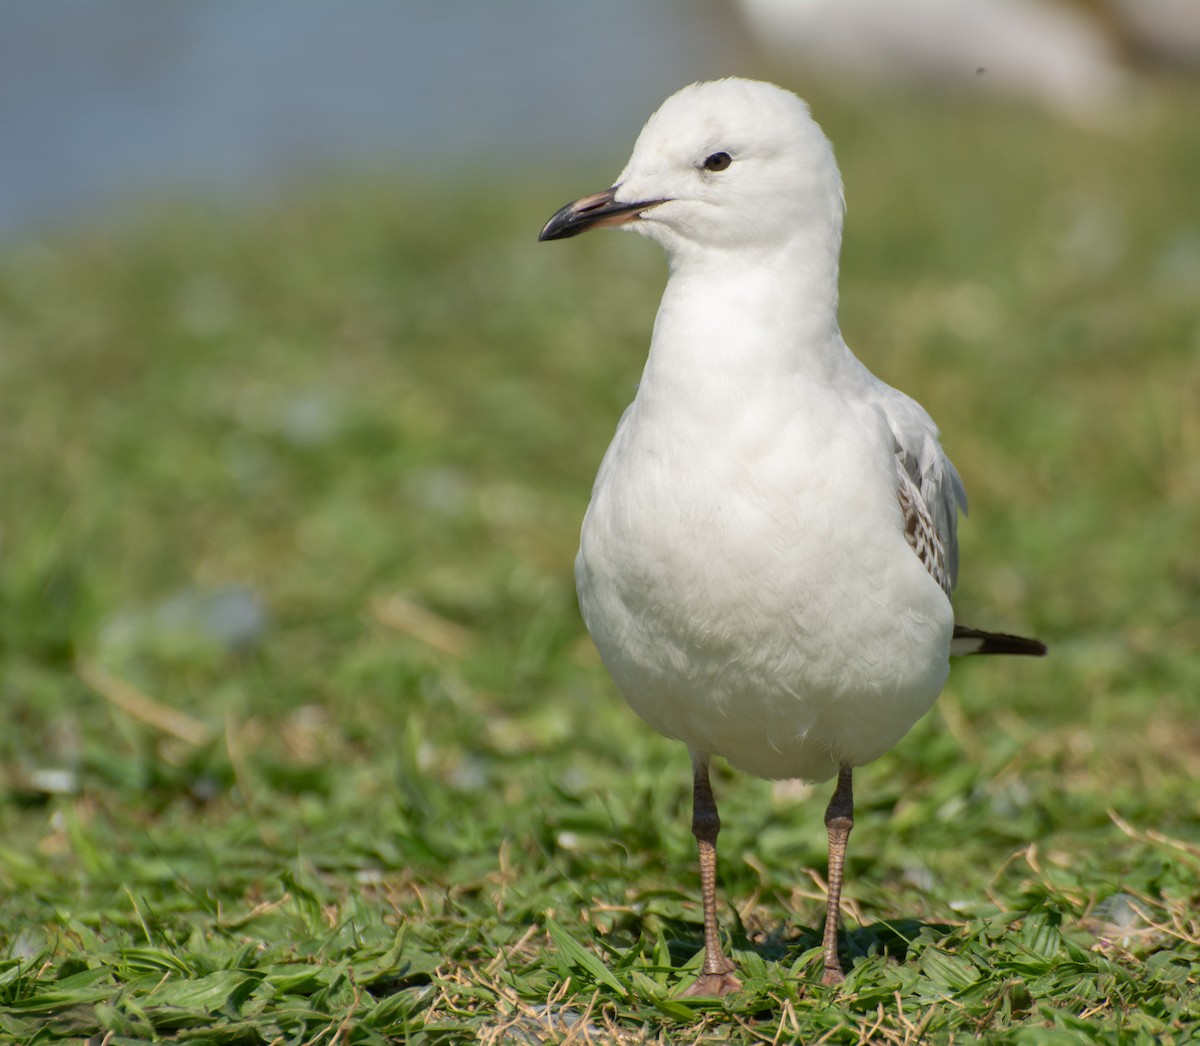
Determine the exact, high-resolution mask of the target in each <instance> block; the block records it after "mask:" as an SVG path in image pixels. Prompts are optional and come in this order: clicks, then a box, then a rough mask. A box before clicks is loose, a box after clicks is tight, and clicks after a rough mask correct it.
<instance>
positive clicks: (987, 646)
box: [950, 625, 1046, 657]
mask: <svg viewBox="0 0 1200 1046" xmlns="http://www.w3.org/2000/svg"><path fill="white" fill-rule="evenodd" d="M950 653H951V654H954V655H957V656H960V657H961V656H966V655H970V654H1019V655H1023V656H1025V657H1044V656H1045V654H1046V644H1045V643H1043V642H1042V641H1041V640H1040V639H1027V638H1026V637H1025V636H1010V635H1007V634H1006V633H1004V632H984V631H983V630H982V629H978V628H968V627H967V626H966V625H955V626H954V639H953V640H952V641H951V643H950Z"/></svg>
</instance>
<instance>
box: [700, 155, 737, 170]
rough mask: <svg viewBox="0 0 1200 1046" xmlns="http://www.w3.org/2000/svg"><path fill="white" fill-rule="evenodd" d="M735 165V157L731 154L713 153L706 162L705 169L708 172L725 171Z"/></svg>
mask: <svg viewBox="0 0 1200 1046" xmlns="http://www.w3.org/2000/svg"><path fill="white" fill-rule="evenodd" d="M731 163H733V157H732V156H730V155H729V153H713V154H712V156H710V157H708V158H707V159H706V160H705V161H704V169H705V170H706V171H723V170H725V168H726V167H728V166H729V165H730V164H731Z"/></svg>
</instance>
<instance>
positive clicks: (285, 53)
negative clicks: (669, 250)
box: [0, 0, 1200, 238]
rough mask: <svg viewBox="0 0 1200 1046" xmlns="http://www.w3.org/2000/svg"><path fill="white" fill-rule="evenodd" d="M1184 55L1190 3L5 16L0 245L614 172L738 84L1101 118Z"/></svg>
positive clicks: (13, 10) (674, 1)
mask: <svg viewBox="0 0 1200 1046" xmlns="http://www.w3.org/2000/svg"><path fill="white" fill-rule="evenodd" d="M1198 53H1200V5H1196V4H1195V3H1193V2H1192V0H1136V2H1134V0H1098V2H1094V3H1085V2H1083V0H1078V2H1072V0H975V2H973V3H970V4H962V3H960V2H959V0H904V2H895V0H886V2H884V0H838V2H836V3H831V2H830V0H730V2H725V0H690V2H689V0H607V2H606V3H605V4H604V5H603V6H602V7H599V6H597V5H595V4H586V3H583V2H582V0H507V2H505V3H502V4H501V3H496V2H494V0H456V2H454V3H432V2H422V0H353V2H349V3H331V2H328V0H256V2H254V3H241V2H238V0H207V2H205V3H187V2H185V0H107V2H105V3H99V4H89V3H83V2H80V0H8V2H7V3H6V4H5V5H4V13H3V19H2V24H0V99H3V104H2V105H0V237H7V238H11V237H13V236H14V235H15V234H18V233H28V232H30V231H33V230H36V229H40V228H46V227H49V226H55V225H62V224H64V223H66V222H70V221H71V220H73V219H75V218H78V217H80V216H83V215H85V214H87V215H90V216H94V215H96V214H103V213H104V212H106V211H111V210H113V209H116V210H117V211H120V210H121V209H122V208H126V207H128V206H129V205H131V204H136V203H138V202H139V201H141V200H144V199H145V198H147V197H151V198H154V197H163V196H178V195H181V194H193V195H194V194H195V193H196V191H197V190H199V191H200V192H202V193H204V194H209V195H214V196H221V195H226V196H232V197H234V198H246V197H247V196H248V194H250V193H252V192H255V191H257V192H262V191H264V190H268V191H269V190H270V189H272V188H273V187H277V186H281V185H285V184H293V185H294V184H296V183H297V182H301V183H303V182H304V181H305V180H311V179H313V178H315V177H320V176H321V175H322V174H326V173H334V172H343V171H347V170H351V171H352V170H355V169H364V168H368V167H369V168H372V169H376V170H377V169H380V168H383V169H387V168H388V167H395V168H397V169H402V170H404V171H406V172H407V173H409V174H424V175H426V176H435V177H436V176H437V175H438V174H439V172H456V173H457V174H460V175H461V174H464V173H467V174H471V173H474V174H478V175H481V176H485V177H486V176H487V175H489V174H491V173H513V172H519V171H521V170H527V169H529V167H530V166H531V165H535V164H544V163H547V162H557V163H559V164H561V163H562V162H563V161H564V160H565V159H566V158H569V157H576V158H580V157H583V156H587V157H596V158H600V157H607V158H608V161H609V163H610V165H611V163H612V160H613V158H614V157H615V156H617V155H618V154H623V152H624V150H625V149H626V148H627V147H628V143H629V141H630V139H631V137H632V135H633V134H634V133H635V132H636V130H637V128H638V127H640V125H641V123H642V121H643V120H644V119H645V117H646V115H647V114H648V113H649V112H650V111H651V110H652V109H653V107H654V106H655V105H656V104H657V103H658V102H659V101H660V100H661V99H662V98H663V97H665V96H666V95H667V94H669V93H670V92H671V91H673V90H675V89H676V88H678V87H679V86H681V85H682V84H684V83H686V82H689V81H691V80H695V79H703V78H707V77H712V76H720V75H730V74H735V73H736V74H741V75H765V76H769V77H773V78H775V79H778V80H780V81H781V82H784V83H785V84H787V85H788V86H791V87H793V88H798V89H800V90H801V91H802V93H803V92H804V91H805V89H806V88H807V87H808V86H809V85H810V84H811V83H812V82H813V81H814V79H815V78H816V77H817V76H822V77H824V78H825V79H826V80H827V81H832V82H833V83H834V84H835V85H838V86H846V85H851V84H854V83H858V82H865V83H871V84H872V85H873V88H872V89H873V90H874V92H875V93H874V96H873V97H874V100H875V102H876V103H877V102H878V101H879V100H882V99H886V97H887V95H886V91H887V90H888V89H889V88H888V87H887V84H890V83H894V82H896V81H898V80H899V81H906V82H909V83H912V82H920V83H924V84H925V85H929V84H931V83H933V84H936V85H937V86H938V87H939V89H947V90H949V91H952V92H954V93H969V94H972V95H975V94H979V93H982V92H981V91H980V90H979V88H986V89H994V90H999V91H1006V92H1009V93H1016V94H1024V95H1026V96H1027V98H1028V97H1034V100H1035V101H1040V102H1041V103H1043V104H1045V105H1048V106H1050V107H1053V108H1057V109H1059V110H1060V111H1061V112H1062V113H1063V114H1065V115H1067V116H1069V117H1071V118H1073V119H1079V120H1082V121H1084V122H1089V121H1091V122H1096V123H1108V122H1110V121H1111V119H1112V117H1113V113H1114V105H1113V101H1114V96H1115V95H1116V94H1117V93H1118V92H1119V91H1120V90H1121V89H1122V88H1123V87H1125V86H1126V85H1127V84H1128V82H1129V78H1128V72H1129V70H1130V68H1131V67H1132V66H1134V65H1138V66H1141V67H1143V68H1144V67H1145V66H1147V65H1155V64H1170V65H1172V66H1174V67H1175V68H1180V67H1183V66H1186V65H1187V64H1188V63H1189V61H1190V62H1192V63H1194V62H1195V58H1196V55H1197V54H1198ZM980 74H986V75H980ZM881 83H882V84H883V86H882V87H881ZM612 173H615V171H614V172H612Z"/></svg>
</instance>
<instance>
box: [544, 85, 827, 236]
mask: <svg viewBox="0 0 1200 1046" xmlns="http://www.w3.org/2000/svg"><path fill="white" fill-rule="evenodd" d="M843 209H844V205H843V199H842V180H841V176H840V175H839V173H838V168H837V163H836V161H835V160H834V158H833V147H832V146H831V145H830V144H829V139H828V138H826V137H825V135H824V133H823V132H822V131H821V128H820V127H818V126H817V124H816V121H814V120H813V118H812V116H811V115H810V114H809V111H808V106H807V105H806V104H805V103H804V102H803V101H801V100H800V99H799V98H797V97H796V95H794V94H792V93H791V92H790V91H785V90H783V88H781V87H776V86H775V85H774V84H768V83H762V82H760V81H757V80H741V79H728V80H713V81H709V82H707V83H698V84H692V85H691V86H690V87H685V88H684V89H683V90H682V91H678V92H677V93H675V94H673V95H671V97H670V98H668V99H667V100H666V101H665V102H664V103H663V104H662V106H661V107H660V108H659V110H658V111H657V112H656V113H655V114H654V115H653V116H651V117H650V119H649V120H648V121H647V123H646V126H645V127H644V128H642V133H641V134H640V135H638V139H637V142H636V144H635V145H634V147H633V155H632V156H630V158H629V162H628V163H627V164H626V165H625V169H624V170H623V171H622V172H621V174H620V175H619V177H618V178H617V181H616V184H614V185H613V186H612V188H611V189H607V190H605V191H604V192H599V193H594V194H592V195H591V196H585V197H583V198H582V199H580V200H576V201H575V202H574V203H569V204H567V206H566V207H563V208H562V209H561V210H560V211H559V212H558V213H557V214H555V215H554V217H552V218H551V219H550V221H548V222H547V223H546V226H545V228H544V229H542V232H541V235H540V236H539V239H542V240H557V239H562V238H564V237H567V236H575V235H576V234H578V233H581V232H585V231H586V230H588V229H591V228H595V227H596V226H604V225H608V226H621V227H622V228H625V229H630V230H633V231H635V232H640V233H642V234H644V235H646V236H649V237H650V238H651V239H654V240H657V241H659V242H660V243H661V244H662V245H663V246H664V247H666V248H667V251H668V253H669V254H671V255H677V254H679V253H680V252H688V251H696V250H700V251H703V250H705V249H706V248H715V249H722V250H738V249H745V250H749V251H768V252H769V251H772V250H775V249H778V248H779V247H781V246H783V245H786V244H787V243H789V242H791V241H793V240H795V239H796V238H798V237H799V238H803V239H808V240H811V239H812V237H814V236H816V237H820V238H826V237H828V238H830V239H831V240H832V243H833V244H834V246H835V248H836V243H837V242H838V239H839V238H840V234H841V223H842V213H843Z"/></svg>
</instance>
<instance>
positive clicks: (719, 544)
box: [540, 79, 1045, 995]
mask: <svg viewBox="0 0 1200 1046" xmlns="http://www.w3.org/2000/svg"><path fill="white" fill-rule="evenodd" d="M843 212H844V202H843V198H842V182H841V176H840V174H839V172H838V167H837V163H836V162H835V160H834V156H833V149H832V146H831V145H830V143H829V140H828V139H827V138H826V137H825V135H824V134H823V133H822V131H821V129H820V128H819V127H818V126H817V124H816V123H815V122H814V121H813V119H812V117H811V116H810V115H809V111H808V107H807V106H806V105H805V103H804V102H802V101H801V100H800V99H799V98H797V97H796V96H795V95H793V94H791V93H790V92H788V91H784V90H782V89H781V88H779V87H775V86H774V85H772V84H766V83H760V82H756V81H750V80H740V79H727V80H719V81H714V82H710V83H700V84H693V85H692V86H690V87H686V88H684V89H683V90H682V91H679V92H678V93H677V94H675V95H673V96H671V97H670V98H668V99H667V101H666V102H665V103H663V105H662V107H661V108H660V109H659V110H658V112H656V113H655V114H654V115H653V116H652V117H651V118H650V120H649V121H648V122H647V124H646V126H645V128H644V129H643V130H642V133H641V135H640V136H639V137H638V140H637V143H636V144H635V145H634V149H633V155H632V157H631V158H630V160H629V163H628V164H627V165H626V167H625V170H624V171H622V172H621V174H620V176H619V177H618V178H617V181H616V184H615V185H614V186H613V187H612V188H611V189H608V190H606V191H605V192H601V193H596V194H593V195H591V196H586V197H584V198H582V199H580V200H577V201H575V202H574V203H571V204H568V205H567V206H566V207H563V208H562V209H561V210H560V211H558V213H557V214H555V215H554V217H552V218H551V219H550V221H549V222H548V223H547V224H546V226H545V228H544V229H543V230H542V233H541V237H540V238H541V239H543V240H552V239H561V238H564V237H568V236H573V235H575V234H577V233H580V232H583V231H585V230H587V229H590V228H594V227H596V226H615V225H619V226H620V227H621V228H624V229H630V230H633V231H635V232H639V233H642V234H643V235H645V236H648V237H650V238H651V239H653V240H656V241H657V242H658V243H660V244H661V245H662V246H663V247H664V248H665V250H666V252H667V257H668V261H669V264H670V278H669V280H668V282H667V286H666V290H665V291H664V293H663V298H662V304H661V305H660V306H659V310H658V317H657V319H656V320H655V323H654V334H653V338H652V340H651V344H650V354H649V358H648V360H647V362H646V368H645V371H644V372H643V375H642V380H641V383H640V384H639V386H638V390H637V395H636V398H635V399H634V401H633V403H632V404H631V405H630V406H629V408H628V409H627V410H626V412H625V414H624V416H623V417H622V418H621V422H620V424H619V425H618V427H617V432H616V435H615V436H614V438H613V441H612V444H611V446H610V447H609V449H608V452H607V454H605V456H604V461H603V463H602V464H601V466H600V471H599V474H598V475H597V477H596V483H595V486H594V488H593V490H592V499H591V504H590V505H589V506H588V511H587V515H586V517H585V519H584V522H583V532H582V535H581V539H580V550H579V555H578V558H577V559H576V562H575V576H576V583H577V586H578V591H579V603H580V608H581V610H582V612H583V618H584V621H585V622H586V623H587V627H588V630H589V631H590V632H591V635H592V638H593V640H594V641H595V643H596V646H597V648H598V649H599V651H600V656H601V658H602V659H603V661H604V664H605V665H606V666H607V668H608V670H609V672H610V673H611V675H612V677H613V680H614V681H615V682H616V685H617V688H618V689H619V690H620V692H621V693H622V695H623V696H624V697H625V699H626V701H628V702H629V704H630V705H631V706H632V708H633V709H634V711H635V712H637V714H638V715H639V716H641V717H642V718H643V719H644V720H645V721H646V722H647V723H649V724H650V725H651V726H653V727H654V728H655V729H656V730H658V731H660V732H661V733H663V734H666V735H667V736H669V737H673V738H678V739H679V740H681V741H683V742H684V743H685V744H686V745H687V746H688V748H689V750H690V752H691V756H692V765H693V770H694V777H693V783H694V813H693V824H692V830H693V832H694V834H695V835H696V839H697V843H698V846H699V851H700V874H701V889H702V895H703V902H704V931H705V937H704V940H705V956H704V965H703V969H702V973H701V975H700V977H699V979H698V980H697V981H696V982H695V984H693V985H692V986H691V988H690V989H689V994H696V995H714V994H715V995H720V994H724V993H725V992H728V991H731V990H733V989H734V988H736V987H738V986H739V981H738V980H737V978H736V977H735V976H734V973H733V969H734V967H733V964H732V963H731V962H730V960H729V959H728V958H727V957H726V956H725V954H724V952H723V950H722V947H721V943H720V939H719V936H718V933H717V920H716V900H715V881H716V838H717V832H718V830H719V828H720V820H719V819H718V817H717V809H716V803H715V801H714V799H713V794H712V789H711V787H710V784H709V773H708V768H709V761H710V759H711V757H712V756H714V755H721V756H724V757H725V758H726V759H727V760H728V761H729V762H730V763H731V764H732V765H733V766H735V767H737V768H738V769H741V770H744V771H746V772H748V773H751V774H755V775H757V776H759V777H765V778H791V777H795V778H803V779H805V780H808V781H824V780H827V779H829V778H831V777H835V776H836V777H837V779H838V783H837V788H836V791H835V793H834V796H833V799H832V801H831V802H830V804H829V808H828V809H827V811H826V815H825V821H826V825H827V826H828V829H829V891H828V903H827V908H826V921H825V938H824V943H825V959H824V975H823V979H824V981H825V983H827V984H836V983H838V982H840V981H841V980H842V976H843V974H842V969H841V963H840V960H839V958H838V954H837V926H838V910H839V905H840V895H841V883H842V869H843V863H844V856H845V847H846V839H847V837H848V835H849V832H850V828H851V826H852V824H853V799H852V793H851V771H852V769H853V768H854V767H856V766H860V765H862V764H863V763H867V762H870V761H871V760H872V759H875V758H877V757H878V756H880V755H882V754H883V753H884V752H886V751H887V750H888V749H889V748H891V747H892V746H893V745H894V744H895V743H896V742H897V741H899V740H900V738H901V737H903V736H904V734H905V733H906V732H907V731H908V730H909V728H910V727H911V726H912V725H913V723H915V722H916V721H917V719H919V718H920V717H921V716H922V715H923V714H924V713H925V712H926V711H927V710H928V709H929V707H930V706H931V705H932V704H933V702H934V700H935V699H936V698H937V695H938V693H939V692H940V691H941V689H942V686H943V684H944V683H945V681H946V676H947V673H948V671H949V664H948V661H949V657H950V655H951V654H959V653H1018V654H1041V653H1044V652H1045V647H1043V646H1042V644H1041V643H1039V642H1037V641H1036V640H1027V639H1022V638H1019V637H1015V636H1006V635H1000V634H996V633H986V632H980V631H978V630H976V629H969V628H964V627H962V626H957V625H956V624H955V622H954V613H953V610H952V609H951V605H950V594H951V591H952V589H953V587H954V582H955V578H956V575H957V569H958V544H957V538H956V533H955V528H956V523H957V515H958V511H959V509H960V508H964V507H965V505H966V498H965V495H964V493H963V487H962V482H961V481H960V479H959V477H958V473H957V472H956V471H955V470H954V466H953V465H952V464H951V463H950V460H949V459H948V458H947V457H946V455H945V452H944V451H943V450H942V447H941V445H940V443H939V442H938V430H937V427H936V426H935V425H934V423H933V421H932V420H931V419H930V417H929V415H928V414H927V413H926V412H925V410H924V409H923V408H922V407H921V406H920V404H918V403H917V402H916V401H915V400H912V399H910V398H909V397H908V396H906V395H904V394H903V393H902V392H898V391H897V390H896V389H893V388H891V387H890V386H889V385H886V384H885V383H884V382H882V381H880V380H879V379H878V378H876V377H875V376H874V375H873V374H871V372H870V371H868V370H867V368H866V367H865V366H863V364H862V363H860V362H859V361H858V359H857V358H856V357H855V356H854V355H853V354H852V353H851V352H850V350H849V349H848V348H847V347H846V343H845V342H844V341H843V340H842V335H841V332H840V330H839V328H838V314H837V306H838V288H837V278H838V254H839V250H840V246H841V234H842V218H843Z"/></svg>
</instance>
